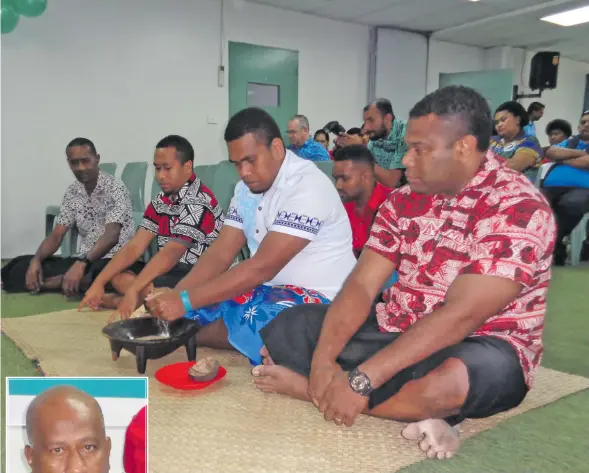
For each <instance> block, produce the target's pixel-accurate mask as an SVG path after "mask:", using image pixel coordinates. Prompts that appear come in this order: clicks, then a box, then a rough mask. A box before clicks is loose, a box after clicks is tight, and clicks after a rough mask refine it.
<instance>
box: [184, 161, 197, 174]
mask: <svg viewBox="0 0 589 473" xmlns="http://www.w3.org/2000/svg"><path fill="white" fill-rule="evenodd" d="M182 166H184V171H186V172H187V173H188V171H190V174H192V173H193V171H194V169H192V167H193V166H194V162H192V161H186V162H185V163H184V164H183V165H182Z"/></svg>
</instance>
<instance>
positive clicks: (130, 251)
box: [80, 135, 223, 319]
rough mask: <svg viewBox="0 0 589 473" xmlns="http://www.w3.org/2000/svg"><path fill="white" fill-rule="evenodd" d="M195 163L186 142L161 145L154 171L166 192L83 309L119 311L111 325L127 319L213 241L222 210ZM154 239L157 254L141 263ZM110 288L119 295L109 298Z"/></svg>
mask: <svg viewBox="0 0 589 473" xmlns="http://www.w3.org/2000/svg"><path fill="white" fill-rule="evenodd" d="M193 162H194V149H193V148H192V145H191V144H190V143H189V142H188V140H187V139H186V138H183V137H181V136H177V135H170V136H167V137H166V138H164V139H162V140H161V141H160V142H159V143H158V144H157V146H156V149H155V155H154V158H153V166H154V167H155V177H156V179H157V181H158V183H159V185H160V187H161V189H162V190H161V192H160V193H159V194H157V195H156V196H155V197H154V199H153V200H152V201H151V203H150V204H149V206H148V207H147V209H146V210H145V214H144V216H143V222H142V223H141V225H140V227H139V229H138V230H137V234H136V235H135V236H134V237H133V239H132V240H131V241H130V242H129V243H127V244H126V245H125V246H124V247H123V248H122V249H121V251H119V252H118V253H117V254H116V256H115V257H114V258H113V259H112V261H111V262H110V263H109V264H108V265H107V266H106V268H104V270H103V271H102V273H101V274H100V275H99V276H98V277H97V278H96V280H95V281H94V283H93V284H92V286H91V287H90V289H89V290H88V292H87V293H86V295H85V297H84V300H83V301H82V303H81V304H80V308H82V307H84V306H88V307H90V308H92V309H97V308H98V307H99V306H102V307H105V308H112V309H117V312H115V313H114V314H113V317H112V319H116V318H117V317H119V316H120V317H121V318H128V317H129V316H130V315H131V314H132V313H133V312H134V311H135V310H136V309H137V308H138V307H139V306H140V305H141V304H143V301H144V299H145V297H146V296H147V295H148V294H149V293H151V292H152V291H153V289H154V288H159V287H167V288H173V287H174V286H175V285H176V284H177V283H178V282H179V281H180V280H182V278H184V276H186V275H187V274H188V273H189V272H190V270H191V269H192V266H193V265H194V264H195V263H196V262H197V261H198V259H199V258H200V256H201V255H202V254H203V253H204V251H205V250H206V249H207V248H208V247H209V246H210V245H211V243H213V241H215V239H216V238H217V236H218V235H219V231H220V230H221V226H222V224H223V210H222V209H221V206H220V205H219V204H218V202H217V199H215V196H214V195H213V193H212V192H211V191H210V190H209V189H208V188H207V187H206V186H205V185H204V184H203V183H202V182H201V181H200V179H198V178H197V177H196V176H195V174H194V171H193V170H192V166H193ZM156 237H157V244H158V252H157V253H156V255H155V256H154V257H153V258H152V259H151V260H150V261H149V262H148V263H147V264H143V263H141V262H140V261H139V259H140V258H141V257H142V256H143V254H144V253H145V252H146V250H147V249H148V248H149V246H150V244H151V242H152V241H153V240H154V238H156ZM107 284H108V285H110V286H112V288H113V289H114V290H115V291H116V293H109V294H106V295H105V288H106V287H107ZM122 295H124V297H121V296H122Z"/></svg>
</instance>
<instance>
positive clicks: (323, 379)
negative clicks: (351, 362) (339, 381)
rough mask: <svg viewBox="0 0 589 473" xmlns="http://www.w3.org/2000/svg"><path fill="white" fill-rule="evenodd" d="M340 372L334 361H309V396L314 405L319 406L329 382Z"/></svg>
mask: <svg viewBox="0 0 589 473" xmlns="http://www.w3.org/2000/svg"><path fill="white" fill-rule="evenodd" d="M341 372H342V369H341V368H340V366H339V365H338V364H337V363H336V362H324V361H321V360H318V361H315V360H313V362H312V363H311V375H310V376H309V396H310V397H311V400H312V401H313V404H315V407H319V405H320V403H321V401H322V400H323V396H324V395H325V393H326V391H327V387H328V386H329V383H331V381H332V379H333V378H334V377H335V376H336V375H337V374H339V373H341Z"/></svg>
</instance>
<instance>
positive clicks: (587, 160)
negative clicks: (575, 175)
mask: <svg viewBox="0 0 589 473" xmlns="http://www.w3.org/2000/svg"><path fill="white" fill-rule="evenodd" d="M564 163H565V164H568V165H569V166H573V167H574V168H578V169H584V170H586V171H587V170H589V154H584V155H583V156H581V157H580V158H575V159H567V160H566V161H564Z"/></svg>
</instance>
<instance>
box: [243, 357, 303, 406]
mask: <svg viewBox="0 0 589 473" xmlns="http://www.w3.org/2000/svg"><path fill="white" fill-rule="evenodd" d="M252 375H253V376H254V383H255V385H256V387H257V388H258V389H259V390H260V391H263V392H265V393H276V394H285V395H286V396H290V397H294V398H295V399H300V400H302V401H311V398H310V397H309V394H308V392H307V390H308V388H309V381H308V380H307V378H305V377H304V376H303V375H300V374H298V373H295V372H294V371H291V370H289V369H288V368H285V367H284V366H279V365H258V366H256V367H255V368H254V369H253V370H252Z"/></svg>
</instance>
